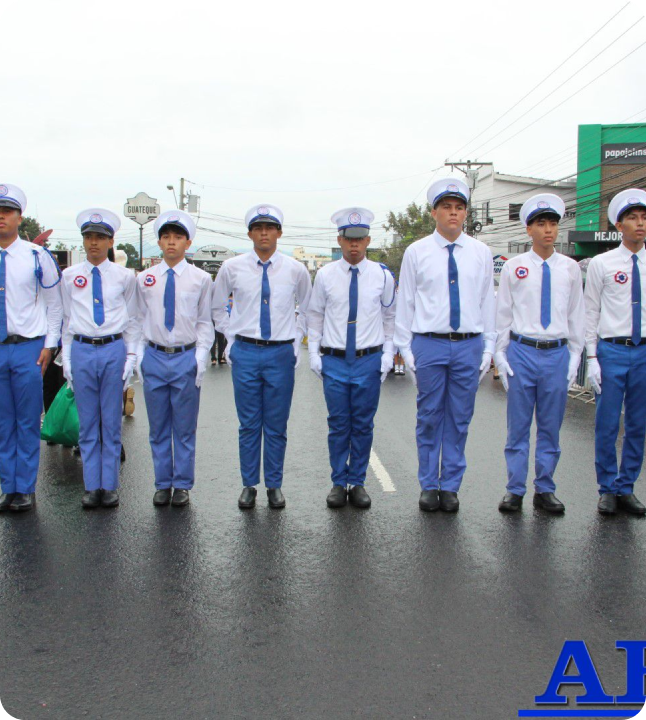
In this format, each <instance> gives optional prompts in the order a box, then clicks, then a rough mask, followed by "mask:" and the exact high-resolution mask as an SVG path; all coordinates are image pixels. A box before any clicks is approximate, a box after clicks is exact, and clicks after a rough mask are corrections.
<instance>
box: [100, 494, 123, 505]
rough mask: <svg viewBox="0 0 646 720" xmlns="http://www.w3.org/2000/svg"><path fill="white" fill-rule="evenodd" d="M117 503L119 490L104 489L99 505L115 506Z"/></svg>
mask: <svg viewBox="0 0 646 720" xmlns="http://www.w3.org/2000/svg"><path fill="white" fill-rule="evenodd" d="M118 504H119V491H118V490H104V491H103V496H102V497H101V505H103V507H105V508H113V507H117V505H118Z"/></svg>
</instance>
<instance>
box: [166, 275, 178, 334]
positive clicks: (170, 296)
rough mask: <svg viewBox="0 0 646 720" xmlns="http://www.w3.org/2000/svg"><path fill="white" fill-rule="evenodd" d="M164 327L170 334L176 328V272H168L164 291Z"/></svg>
mask: <svg viewBox="0 0 646 720" xmlns="http://www.w3.org/2000/svg"><path fill="white" fill-rule="evenodd" d="M164 310H165V313H164V325H165V326H166V330H168V332H170V331H171V330H172V329H173V328H174V327H175V271H174V270H173V269H172V268H168V270H167V271H166V287H165V289H164Z"/></svg>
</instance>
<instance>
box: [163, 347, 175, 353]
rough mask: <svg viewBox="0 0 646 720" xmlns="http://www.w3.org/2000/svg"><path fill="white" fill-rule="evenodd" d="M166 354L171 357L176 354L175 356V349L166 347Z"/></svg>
mask: <svg viewBox="0 0 646 720" xmlns="http://www.w3.org/2000/svg"><path fill="white" fill-rule="evenodd" d="M164 352H165V353H168V354H169V355H174V354H175V348H173V347H165V348H164Z"/></svg>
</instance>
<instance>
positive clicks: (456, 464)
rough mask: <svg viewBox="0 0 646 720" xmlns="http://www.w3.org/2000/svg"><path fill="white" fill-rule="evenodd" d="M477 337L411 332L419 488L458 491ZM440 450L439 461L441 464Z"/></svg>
mask: <svg viewBox="0 0 646 720" xmlns="http://www.w3.org/2000/svg"><path fill="white" fill-rule="evenodd" d="M482 347H483V339H482V336H478V337H474V338H469V339H468V340H461V341H458V342H451V341H450V340H442V339H439V338H431V337H426V336H424V335H414V337H413V342H412V344H411V349H412V351H413V356H414V357H415V366H416V368H417V370H416V374H417V431H416V435H417V456H418V461H419V471H418V478H419V483H420V485H421V487H422V490H436V489H438V488H440V489H442V490H448V491H449V492H458V491H459V489H460V485H461V483H462V478H463V476H464V471H465V470H466V467H467V463H466V460H465V457H464V448H465V446H466V442H467V433H468V431H469V423H470V422H471V418H472V417H473V410H474V407H475V401H476V392H477V390H478V375H479V367H480V362H481V359H482ZM440 454H441V457H442V465H441V468H440Z"/></svg>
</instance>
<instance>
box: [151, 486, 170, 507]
mask: <svg viewBox="0 0 646 720" xmlns="http://www.w3.org/2000/svg"><path fill="white" fill-rule="evenodd" d="M172 495H173V488H160V489H159V490H157V491H155V494H154V495H153V505H157V506H158V507H162V506H163V505H168V504H169V503H170V499H171V497H172Z"/></svg>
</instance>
